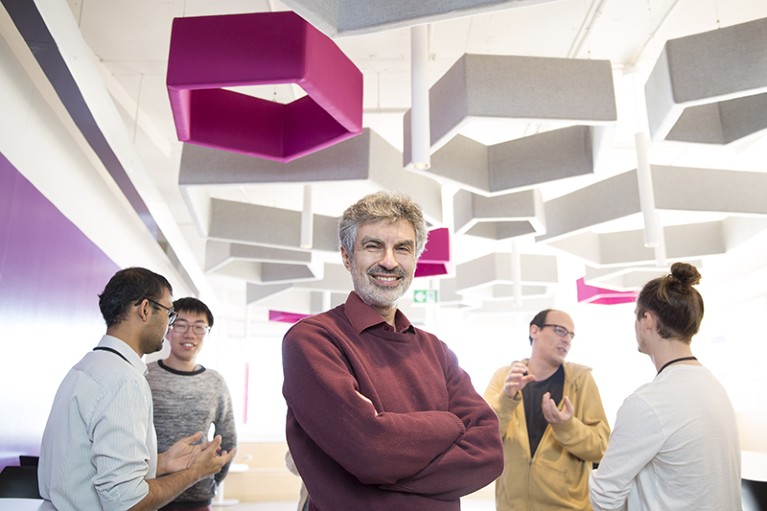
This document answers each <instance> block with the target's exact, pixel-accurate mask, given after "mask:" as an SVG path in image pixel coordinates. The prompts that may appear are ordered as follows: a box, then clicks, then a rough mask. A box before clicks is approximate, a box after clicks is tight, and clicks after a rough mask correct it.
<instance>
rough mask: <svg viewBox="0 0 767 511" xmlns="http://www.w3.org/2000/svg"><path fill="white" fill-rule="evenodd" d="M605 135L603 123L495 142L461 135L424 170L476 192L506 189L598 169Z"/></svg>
mask: <svg viewBox="0 0 767 511" xmlns="http://www.w3.org/2000/svg"><path fill="white" fill-rule="evenodd" d="M602 140H604V133H602V132H601V127H597V126H571V127H568V128H561V129H556V130H552V131H547V132H544V133H538V134H536V135H531V136H528V137H523V138H518V139H515V140H510V141H508V142H502V143H500V144H494V145H490V146H486V145H484V144H481V143H479V142H477V141H475V140H472V139H470V138H467V137H464V136H462V135H456V136H455V137H454V138H452V139H451V140H450V141H449V142H447V143H446V144H445V145H444V146H443V147H441V148H440V149H438V150H437V151H436V152H435V153H434V154H433V155H432V156H431V168H430V169H429V170H428V171H424V172H425V173H426V174H428V175H430V176H433V177H434V178H435V179H437V180H439V181H442V182H450V183H454V184H456V185H457V186H460V187H461V188H464V189H466V190H471V191H473V192H475V193H479V194H483V195H492V194H496V193H505V192H508V191H511V190H513V189H517V188H525V187H532V186H535V185H538V184H541V183H546V182H551V181H557V180H559V179H565V178H569V177H574V176H582V175H587V174H592V173H593V172H594V170H595V161H596V160H597V158H598V156H599V155H598V150H599V147H600V144H599V143H600V142H601V141H602Z"/></svg>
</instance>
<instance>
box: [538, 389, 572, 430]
mask: <svg viewBox="0 0 767 511" xmlns="http://www.w3.org/2000/svg"><path fill="white" fill-rule="evenodd" d="M541 410H542V411H543V417H544V418H545V419H546V420H547V421H548V422H549V424H562V423H563V422H567V421H569V420H570V419H571V418H572V416H573V404H572V403H571V402H570V399H569V398H568V397H567V396H565V398H564V399H563V400H562V409H561V410H560V409H558V408H557V403H556V402H555V401H554V400H553V399H551V394H549V393H548V392H546V393H545V394H544V395H543V400H542V402H541Z"/></svg>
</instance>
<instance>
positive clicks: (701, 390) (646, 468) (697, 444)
mask: <svg viewBox="0 0 767 511" xmlns="http://www.w3.org/2000/svg"><path fill="white" fill-rule="evenodd" d="M698 282H700V273H698V270H697V268H695V266H693V265H691V264H687V263H674V265H672V266H671V273H670V274H669V275H666V276H663V277H659V278H656V279H653V280H651V281H650V282H648V283H647V284H645V286H644V288H643V289H642V291H641V292H640V293H639V297H638V298H637V304H636V309H635V314H636V323H635V325H634V327H635V330H636V339H637V345H638V348H639V351H640V352H641V353H644V354H645V355H648V356H649V357H650V359H651V360H652V362H653V364H655V368H656V370H657V371H658V374H657V375H656V376H655V379H653V381H652V382H650V383H647V384H645V385H643V386H641V387H639V388H638V389H637V390H636V391H634V393H633V394H631V395H630V396H629V397H628V398H626V400H625V401H624V402H623V405H622V406H621V408H620V409H619V410H618V416H617V419H616V422H615V427H614V428H613V432H612V435H611V436H610V443H609V445H608V447H607V452H605V455H604V457H603V458H602V461H601V463H600V465H599V469H598V470H596V471H594V472H592V474H591V480H590V494H591V504H592V505H593V507H594V510H595V511H598V510H607V509H628V511H635V510H648V511H649V510H661V509H662V510H666V511H671V510H685V511H686V510H692V509H694V510H696V511H705V510H711V511H721V510H725V509H726V510H739V509H741V507H742V504H741V497H740V486H741V481H740V446H739V443H738V431H737V426H736V423H735V413H734V412H733V408H732V404H731V403H730V399H729V397H728V396H727V392H726V391H725V389H724V387H722V384H721V383H719V381H717V379H716V378H715V377H714V376H713V375H712V374H711V372H710V371H709V370H708V369H706V368H705V367H703V366H702V365H701V364H700V362H698V360H697V359H696V358H695V356H694V355H693V354H692V349H691V346H690V344H691V342H692V337H693V336H694V335H695V334H696V333H698V329H699V328H700V323H701V321H702V319H703V298H702V297H701V295H700V293H698V291H697V290H696V289H695V288H694V287H693V286H694V285H696V284H698Z"/></svg>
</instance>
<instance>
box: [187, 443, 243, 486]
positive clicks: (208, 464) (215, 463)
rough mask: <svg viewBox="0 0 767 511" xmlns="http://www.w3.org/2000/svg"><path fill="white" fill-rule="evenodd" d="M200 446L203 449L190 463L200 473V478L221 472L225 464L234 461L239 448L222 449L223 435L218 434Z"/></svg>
mask: <svg viewBox="0 0 767 511" xmlns="http://www.w3.org/2000/svg"><path fill="white" fill-rule="evenodd" d="M200 447H201V449H200V450H198V451H197V452H196V453H195V454H194V455H193V456H192V459H191V462H190V464H189V468H190V469H192V470H196V471H197V472H198V473H199V474H200V479H202V478H203V477H206V476H209V475H212V474H217V473H219V472H220V471H221V468H223V466H224V465H226V464H227V463H229V462H230V461H232V458H234V453H235V451H236V450H237V449H232V450H231V451H229V452H227V451H222V450H221V435H216V436H215V438H213V440H211V441H210V442H207V443H205V444H201V445H200Z"/></svg>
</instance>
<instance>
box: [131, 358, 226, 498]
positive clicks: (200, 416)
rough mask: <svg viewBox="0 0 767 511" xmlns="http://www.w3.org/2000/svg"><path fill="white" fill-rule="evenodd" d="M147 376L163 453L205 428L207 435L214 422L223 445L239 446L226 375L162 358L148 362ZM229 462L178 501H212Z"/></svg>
mask: <svg viewBox="0 0 767 511" xmlns="http://www.w3.org/2000/svg"><path fill="white" fill-rule="evenodd" d="M147 369H148V371H149V372H148V373H147V375H146V379H147V381H148V382H149V386H150V387H151V388H152V400H153V402H154V426H155V429H156V430H157V448H158V450H159V452H163V451H165V450H167V449H168V448H169V447H170V446H171V445H173V444H174V443H175V442H177V441H178V440H180V439H181V438H183V437H186V436H189V435H191V434H193V433H196V432H197V431H202V432H203V434H204V435H205V436H206V437H207V436H208V432H209V431H210V429H211V424H213V425H214V427H215V433H214V434H216V435H221V437H222V439H223V440H222V442H221V448H222V449H224V450H226V451H229V450H230V449H232V448H233V447H236V446H237V431H236V430H235V423H234V415H233V413H232V398H231V396H230V395H229V389H228V387H227V386H226V382H225V381H224V378H223V377H222V376H221V375H220V374H219V373H218V372H217V371H214V370H212V369H206V368H205V367H203V366H201V365H198V366H197V369H195V370H194V371H191V372H186V371H177V370H175V369H172V368H170V367H168V366H166V365H165V364H163V363H162V361H161V360H160V361H157V362H151V363H150V364H147ZM228 471H229V465H228V464H227V465H226V466H224V468H223V469H222V470H221V472H219V473H218V474H216V475H215V476H209V477H207V478H205V479H202V480H201V481H198V482H197V483H196V484H195V485H193V486H191V487H190V488H188V489H187V490H186V491H184V492H183V493H182V494H181V495H179V496H178V497H177V498H176V500H175V501H174V502H176V503H181V502H184V503H196V504H199V505H200V506H202V505H207V504H210V502H211V501H212V499H213V497H214V496H215V494H216V486H217V484H219V483H220V482H221V481H223V479H224V478H225V477H226V474H227V472H228Z"/></svg>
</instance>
